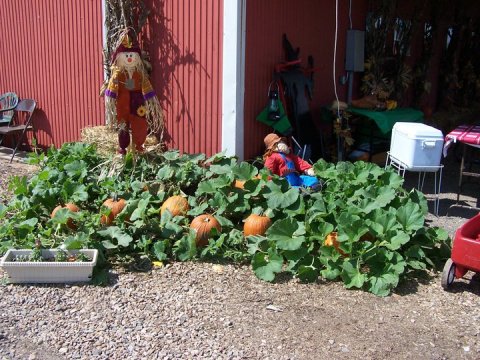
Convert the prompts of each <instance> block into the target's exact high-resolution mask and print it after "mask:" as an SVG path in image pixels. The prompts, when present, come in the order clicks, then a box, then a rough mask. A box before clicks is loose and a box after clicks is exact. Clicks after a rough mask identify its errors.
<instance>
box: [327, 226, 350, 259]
mask: <svg viewBox="0 0 480 360" xmlns="http://www.w3.org/2000/svg"><path fill="white" fill-rule="evenodd" d="M337 236H338V233H337V232H336V231H333V232H331V233H330V234H328V235H327V237H326V238H325V242H324V243H323V244H324V245H325V246H333V247H334V248H335V249H336V250H337V251H338V252H339V253H340V254H342V255H345V253H344V252H343V251H342V250H341V249H340V244H339V243H338V240H337Z"/></svg>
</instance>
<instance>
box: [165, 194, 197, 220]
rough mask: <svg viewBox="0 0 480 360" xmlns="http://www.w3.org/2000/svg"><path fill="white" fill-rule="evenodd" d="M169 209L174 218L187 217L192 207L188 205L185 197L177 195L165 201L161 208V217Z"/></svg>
mask: <svg viewBox="0 0 480 360" xmlns="http://www.w3.org/2000/svg"><path fill="white" fill-rule="evenodd" d="M167 209H168V211H170V212H171V213H172V216H178V215H185V214H186V213H187V211H188V209H190V206H189V205H188V201H187V199H185V198H184V197H183V196H180V195H175V196H170V197H169V198H168V199H167V200H165V202H164V203H163V205H162V207H161V208H160V216H161V215H163V213H164V212H165V210H167Z"/></svg>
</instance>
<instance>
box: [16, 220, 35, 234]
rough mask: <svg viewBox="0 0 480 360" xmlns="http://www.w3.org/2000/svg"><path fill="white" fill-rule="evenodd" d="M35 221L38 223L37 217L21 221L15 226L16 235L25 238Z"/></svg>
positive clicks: (31, 230)
mask: <svg viewBox="0 0 480 360" xmlns="http://www.w3.org/2000/svg"><path fill="white" fill-rule="evenodd" d="M37 223H38V219H37V218H31V219H27V220H24V221H22V222H21V223H19V224H18V225H17V226H16V231H17V236H18V237H19V238H20V239H25V238H26V237H27V235H28V234H30V233H32V232H33V230H34V229H35V226H36V225H37Z"/></svg>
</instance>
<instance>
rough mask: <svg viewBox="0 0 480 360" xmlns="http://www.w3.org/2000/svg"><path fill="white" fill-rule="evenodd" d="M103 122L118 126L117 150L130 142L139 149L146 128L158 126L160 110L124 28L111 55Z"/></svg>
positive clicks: (154, 129)
mask: <svg viewBox="0 0 480 360" xmlns="http://www.w3.org/2000/svg"><path fill="white" fill-rule="evenodd" d="M105 96H106V99H105V102H106V108H107V115H106V116H107V124H109V126H111V127H113V128H116V129H118V144H119V150H118V152H119V153H120V154H125V153H126V151H127V150H126V149H127V147H128V146H129V145H130V132H131V133H132V141H133V144H134V145H135V150H136V151H139V152H143V151H144V148H143V144H144V143H145V139H146V138H147V135H148V132H149V129H150V132H152V133H158V132H159V130H160V129H161V127H162V120H163V115H162V110H161V107H160V103H159V101H158V98H157V96H156V94H155V91H154V90H153V88H152V85H151V83H150V80H149V77H148V74H147V72H146V70H145V67H144V64H143V61H142V58H141V52H140V48H139V47H138V45H136V44H134V43H133V41H132V38H131V37H130V35H129V31H128V29H127V30H124V31H123V32H122V33H121V35H120V38H119V42H118V44H117V46H116V50H115V51H114V53H113V55H112V58H111V77H110V79H109V81H108V86H107V89H106V90H105Z"/></svg>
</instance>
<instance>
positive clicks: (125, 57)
mask: <svg viewBox="0 0 480 360" xmlns="http://www.w3.org/2000/svg"><path fill="white" fill-rule="evenodd" d="M140 61H141V60H140V56H139V55H138V53H136V52H122V53H120V54H118V56H117V61H116V62H117V66H119V67H121V68H127V69H128V68H135V67H136V66H138V65H139V64H140Z"/></svg>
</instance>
